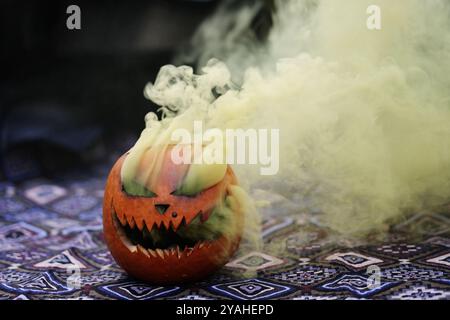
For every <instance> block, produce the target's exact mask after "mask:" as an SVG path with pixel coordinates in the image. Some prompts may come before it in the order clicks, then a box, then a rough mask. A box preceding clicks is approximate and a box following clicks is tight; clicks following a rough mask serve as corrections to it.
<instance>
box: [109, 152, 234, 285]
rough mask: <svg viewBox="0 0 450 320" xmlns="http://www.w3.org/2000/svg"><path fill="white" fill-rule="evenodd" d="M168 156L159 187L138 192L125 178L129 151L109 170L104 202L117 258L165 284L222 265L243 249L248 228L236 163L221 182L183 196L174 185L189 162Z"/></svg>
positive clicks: (127, 267) (138, 275)
mask: <svg viewBox="0 0 450 320" xmlns="http://www.w3.org/2000/svg"><path fill="white" fill-rule="evenodd" d="M168 155H169V151H166V156H165V157H164V163H163V165H162V166H161V169H160V174H159V176H158V180H157V184H156V186H155V187H154V189H155V190H149V189H148V188H146V187H145V186H144V187H140V186H139V187H138V188H134V189H133V188H131V189H133V192H132V194H130V192H129V191H127V190H126V189H125V188H124V185H123V183H122V181H121V168H122V164H123V162H124V159H125V157H126V156H127V155H126V154H125V155H123V156H122V157H121V158H120V159H119V160H118V161H117V162H116V164H115V165H114V167H113V168H112V170H111V172H110V174H109V177H108V180H107V184H106V188H105V195H104V203H103V226H104V235H105V240H106V243H107V245H108V247H109V249H110V251H111V253H112V255H113V257H114V259H115V260H116V261H117V263H118V264H119V265H120V266H121V267H122V268H123V269H125V271H127V272H128V273H129V274H130V275H131V276H134V277H136V278H138V279H141V280H144V281H148V282H151V283H159V284H167V283H179V282H185V281H193V280H198V279H200V278H203V277H206V276H207V275H209V274H211V273H212V272H214V271H215V270H217V269H219V268H220V267H222V266H223V265H224V264H225V263H226V262H227V261H228V260H229V258H230V257H231V256H232V255H233V253H234V252H235V251H236V249H237V248H238V245H239V242H240V237H241V234H242V228H243V213H242V212H241V208H240V206H239V204H238V203H239V201H237V200H236V197H233V187H234V186H236V185H237V181H236V177H235V175H234V173H233V171H232V169H231V168H230V167H227V169H226V173H225V175H224V176H223V178H222V179H221V180H220V181H219V182H218V183H216V184H215V185H213V186H211V187H208V188H206V189H204V190H201V191H200V192H199V193H197V194H195V195H183V194H179V193H178V192H177V190H174V189H175V188H176V184H177V183H176V182H177V181H180V180H182V179H183V176H184V175H185V174H186V171H187V170H188V167H189V165H175V164H174V163H173V162H172V161H171V159H170V157H169V156H168Z"/></svg>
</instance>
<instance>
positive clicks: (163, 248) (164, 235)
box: [111, 206, 221, 259]
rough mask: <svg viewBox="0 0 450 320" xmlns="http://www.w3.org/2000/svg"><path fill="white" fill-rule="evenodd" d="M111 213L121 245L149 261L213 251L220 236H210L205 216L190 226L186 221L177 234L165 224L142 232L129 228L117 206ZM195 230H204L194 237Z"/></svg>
mask: <svg viewBox="0 0 450 320" xmlns="http://www.w3.org/2000/svg"><path fill="white" fill-rule="evenodd" d="M111 212H112V220H113V224H114V226H115V228H116V231H117V234H118V235H119V236H120V238H121V240H122V242H123V243H124V244H125V245H126V246H127V248H128V249H129V250H130V251H131V252H136V251H140V252H141V253H143V254H145V255H146V256H148V257H149V258H150V257H155V258H156V257H158V256H159V257H161V258H162V259H164V258H165V257H167V256H171V255H174V256H177V257H178V258H179V259H180V258H182V257H183V256H189V255H190V254H192V252H193V251H195V250H197V249H201V248H203V247H206V248H208V247H210V246H211V244H212V242H213V241H215V240H216V239H217V238H219V237H220V236H221V234H219V233H217V232H208V231H209V230H207V228H208V227H207V224H204V221H205V218H204V215H203V214H202V212H199V213H198V214H197V216H196V217H195V218H194V219H192V221H191V222H190V223H189V224H187V223H186V219H185V218H183V220H182V221H181V223H180V225H179V226H178V228H176V230H175V229H174V228H173V226H172V224H169V227H168V228H167V227H166V226H165V225H164V224H163V223H161V224H160V226H157V224H156V223H155V224H153V226H152V227H151V228H150V230H149V228H148V227H147V225H146V224H145V223H144V224H143V227H142V228H139V227H138V226H137V225H136V223H133V224H130V223H129V222H128V219H122V220H123V221H121V219H119V216H118V215H117V213H116V211H115V209H114V206H112V210H111ZM194 228H196V229H197V230H199V229H201V232H197V234H196V235H193V234H192V232H189V231H191V230H192V229H194ZM205 235H207V236H205Z"/></svg>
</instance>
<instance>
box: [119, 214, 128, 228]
mask: <svg viewBox="0 0 450 320" xmlns="http://www.w3.org/2000/svg"><path fill="white" fill-rule="evenodd" d="M116 216H117V219H119V221H120V224H121V225H122V226H123V227H125V226H126V225H127V219H126V217H125V214H122V215H121V214H117V213H116Z"/></svg>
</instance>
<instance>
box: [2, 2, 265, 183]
mask: <svg viewBox="0 0 450 320" xmlns="http://www.w3.org/2000/svg"><path fill="white" fill-rule="evenodd" d="M251 1H256V0H250V1H242V0H236V1H234V0H230V3H231V4H232V5H233V6H241V5H244V4H248V3H250V2H251ZM267 2H269V1H267ZM220 3H221V1H219V0H202V1H201V0H197V1H194V0H152V1H149V0H147V1H125V0H122V1H105V0H97V1H93V0H90V1H88V0H80V1H63V0H62V1H49V0H41V1H38V0H36V1H20V0H0V45H1V49H0V70H1V72H0V179H5V178H6V179H7V180H11V181H19V182H20V181H23V180H25V179H29V178H32V177H34V176H41V175H50V174H54V173H55V172H57V173H58V172H60V171H61V170H63V171H65V170H67V169H68V168H72V167H73V166H79V165H83V164H89V163H92V162H93V161H95V160H99V161H101V160H102V157H103V158H104V156H105V154H106V153H108V152H109V151H108V150H115V151H117V152H119V153H122V152H124V151H126V150H127V149H128V148H129V147H131V146H132V144H133V143H134V142H135V140H136V138H137V137H138V135H139V134H140V132H141V130H142V129H143V127H144V116H145V114H146V113H147V112H149V111H155V110H156V106H155V105H153V104H152V103H151V102H150V101H148V100H146V99H145V98H144V96H143V88H144V86H145V84H146V83H147V82H149V81H154V79H155V77H156V74H157V72H158V70H159V68H160V67H161V66H162V65H164V64H168V63H171V61H172V58H173V56H174V54H175V53H176V52H177V51H178V50H179V49H180V48H181V47H183V46H185V45H187V44H188V43H189V40H190V38H191V37H192V35H193V33H194V32H195V30H196V29H197V28H198V26H199V24H200V23H202V22H203V21H204V19H205V18H206V17H208V16H209V15H210V14H212V13H213V11H214V9H215V8H216V7H217V6H218V5H219V4H220ZM71 4H76V5H78V6H79V7H80V8H81V30H68V29H67V27H66V20H67V18H68V17H69V14H67V13H66V9H67V7H68V6H69V5H71ZM269 15H270V14H269ZM267 16H268V14H267V12H265V14H263V15H262V17H263V18H264V17H267ZM260 26H261V23H259V21H254V22H252V24H251V25H249V29H254V31H255V32H256V33H257V32H258V30H259V28H260ZM188 63H190V64H192V63H194V64H195V61H189V62H188Z"/></svg>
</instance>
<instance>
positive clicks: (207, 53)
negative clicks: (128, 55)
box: [138, 0, 450, 235]
mask: <svg viewBox="0 0 450 320" xmlns="http://www.w3.org/2000/svg"><path fill="white" fill-rule="evenodd" d="M372 4H376V5H378V6H379V7H380V8H381V13H382V20H381V21H382V29H381V30H369V29H368V28H367V26H366V20H367V19H368V14H367V13H366V10H367V7H369V6H370V5H372ZM261 6H262V2H255V4H254V5H246V6H244V7H242V8H240V9H239V10H238V11H236V9H233V8H234V7H232V6H228V5H224V6H222V7H221V8H219V10H218V11H217V13H216V14H215V15H213V16H212V17H211V18H210V19H208V20H207V21H206V22H205V23H204V24H203V26H202V27H201V28H200V29H199V30H198V32H197V34H196V35H195V36H194V38H193V40H192V43H191V46H190V47H189V48H190V49H189V50H190V51H188V52H184V53H183V54H182V55H181V56H180V57H181V58H182V59H184V61H186V60H189V58H194V57H195V58H196V59H197V60H198V61H199V64H198V68H197V69H198V70H197V73H198V75H197V74H195V72H194V69H193V68H192V67H187V66H184V67H178V68H177V67H175V66H165V67H163V68H162V69H161V72H160V74H159V75H158V77H157V79H156V81H155V83H154V84H149V85H147V87H146V89H145V94H146V96H147V97H148V98H149V99H151V100H153V101H154V102H155V103H157V104H159V105H160V106H161V111H162V113H163V115H164V120H162V121H159V122H158V130H164V132H165V134H164V135H163V136H164V137H166V138H167V137H168V136H170V134H169V133H170V130H173V129H174V128H177V127H186V128H189V126H190V125H191V122H192V121H194V120H203V121H204V122H205V126H206V127H210V128H221V129H227V128H267V129H280V169H279V173H278V174H277V175H274V176H261V175H260V174H259V171H258V167H255V166H250V165H245V166H235V168H234V169H235V171H236V173H237V176H238V178H239V180H240V182H241V184H242V185H243V186H244V188H245V189H246V190H247V191H248V192H249V193H250V194H251V195H252V196H253V198H254V199H255V203H256V205H257V207H258V208H259V211H260V212H261V213H262V214H263V215H274V216H282V215H286V214H303V213H308V214H311V215H315V216H317V217H319V218H320V219H321V220H322V221H323V223H325V224H326V225H328V226H329V227H330V228H332V229H334V230H337V231H338V232H341V233H343V234H347V235H363V234H366V233H367V232H370V231H373V230H376V231H380V230H384V229H385V228H386V226H387V225H388V224H389V223H390V222H392V221H395V220H397V219H401V218H402V216H403V214H404V213H405V212H409V211H417V210H422V209H424V208H430V207H433V206H436V205H440V204H443V203H445V202H448V201H449V199H450V90H449V88H450V2H448V1H446V0H427V1H423V0H396V1H389V0H377V1H369V0H346V1H335V0H288V1H286V0H285V1H275V6H274V7H275V10H274V13H273V16H272V21H273V25H272V27H271V29H270V31H269V33H268V36H267V39H265V40H264V41H261V39H260V38H258V37H257V36H256V35H255V34H253V33H252V32H251V31H249V30H248V26H249V25H250V24H251V21H253V19H254V18H255V15H256V14H257V13H258V12H260V9H261ZM210 59H213V60H210ZM152 121H153V122H154V121H155V119H154V118H152ZM147 125H149V124H148V123H147ZM143 137H144V138H143ZM143 137H141V140H142V139H145V135H143ZM166 138H164V139H166ZM141 142H142V141H141ZM138 143H139V142H138Z"/></svg>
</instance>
